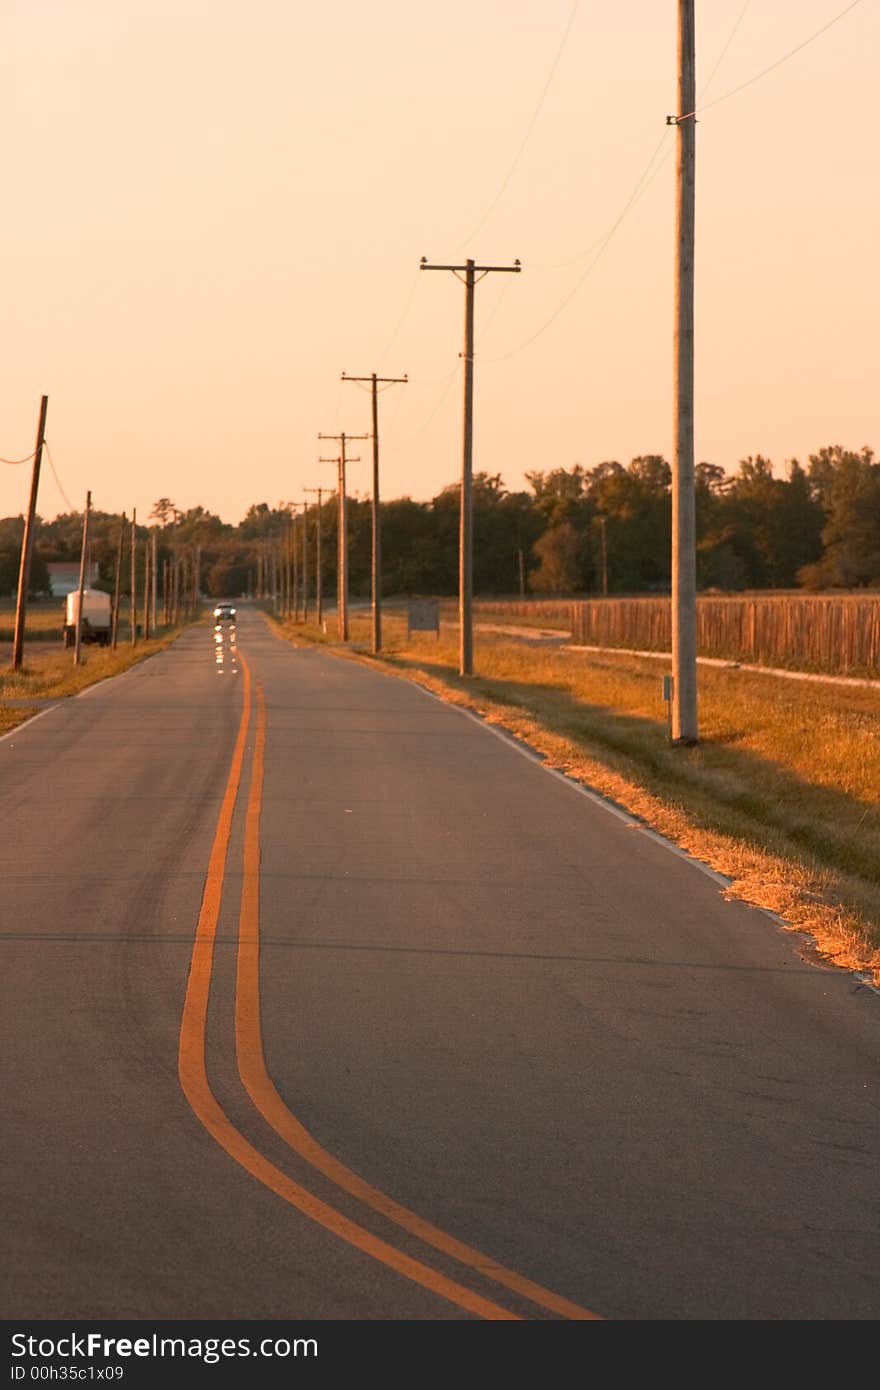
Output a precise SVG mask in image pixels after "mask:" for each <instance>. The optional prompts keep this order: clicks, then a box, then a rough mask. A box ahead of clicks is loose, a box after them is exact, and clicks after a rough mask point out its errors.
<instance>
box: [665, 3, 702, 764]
mask: <svg viewBox="0 0 880 1390" xmlns="http://www.w3.org/2000/svg"><path fill="white" fill-rule="evenodd" d="M695 49H696V43H695V37H694V0H678V115H677V116H669V117H667V120H668V122H669V124H671V125H674V126H675V128H676V130H677V132H678V163H677V169H676V210H675V212H676V216H675V221H676V264H675V332H674V367H673V373H674V382H673V394H674V399H675V461H674V467H673V470H672V742H673V743H676V744H691V743H696V742H697V741H698V731H697V562H696V498H695V487H694V223H695V166H696V133H697V131H696V121H697V118H696V114H695V111H694V107H695V105H696V53H695Z"/></svg>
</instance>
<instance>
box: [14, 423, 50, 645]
mask: <svg viewBox="0 0 880 1390" xmlns="http://www.w3.org/2000/svg"><path fill="white" fill-rule="evenodd" d="M48 406H49V397H48V396H43V398H42V400H41V401H40V418H39V422H38V424H37V446H36V449H35V450H34V465H33V468H32V469H31V495H30V500H29V502H28V513H27V516H26V518H25V523H24V534H23V536H22V538H21V562H20V564H19V569H18V597H17V599H16V602H15V633H14V636H13V641H12V669H13V671H20V670H21V663H22V656H23V652H24V624H25V617H26V614H27V598H28V589H29V588H30V583H31V556H32V554H33V551H34V520H35V518H36V515H37V491H38V489H39V486H40V460H41V459H42V457H43V441H44V439H45V437H46V410H47V409H48Z"/></svg>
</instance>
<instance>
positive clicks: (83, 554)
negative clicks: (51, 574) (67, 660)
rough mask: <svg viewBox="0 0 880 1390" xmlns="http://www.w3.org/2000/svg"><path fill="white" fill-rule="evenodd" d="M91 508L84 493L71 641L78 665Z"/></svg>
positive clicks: (90, 499) (74, 660)
mask: <svg viewBox="0 0 880 1390" xmlns="http://www.w3.org/2000/svg"><path fill="white" fill-rule="evenodd" d="M91 510H92V494H91V493H90V492H87V493H86V509H85V512H84V514H83V534H82V550H81V551H80V555H79V593H78V595H77V601H76V636H75V638H74V643H73V664H74V666H78V665H79V660H80V648H81V646H82V625H83V594H84V592H85V587H86V558H87V556H88V553H89V514H90V512H91Z"/></svg>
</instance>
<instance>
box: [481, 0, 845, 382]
mask: <svg viewBox="0 0 880 1390" xmlns="http://www.w3.org/2000/svg"><path fill="white" fill-rule="evenodd" d="M749 3H750V0H746V3H745V4H744V5H743V8H742V10H741V11H740V14H739V16H738V18H737V20H736V21H735V23H734V25H733V28H732V30H731V32H730V34H729V36H728V38H727V41H726V43H725V45H724V47H723V49H722V51H721V54H720V55H719V58H718V60H717V61H716V63H715V66H714V67H713V69H712V71H711V72H710V74H709V77H708V78H707V80H706V82H705V83H704V84H703V88H702V90H703V91H706V89H707V88H708V86H709V84H710V83H711V81H712V78H713V77H714V76H715V74H716V72H717V71H718V68H719V67H720V66H721V62H722V60H723V58H724V56H725V54H726V53H727V50H728V49H729V48H730V45H731V43H732V41H733V38H734V36H735V34H736V32H737V30H738V29H739V27H740V25H741V23H742V21H743V19H744V17H745V14H746V11H747V9H748V8H749ZM861 3H862V0H851V3H850V4H849V5H847V6H846V7H845V8H844V9H843V10H841V11H840V12H839V13H838V14H836V15H835V16H834V17H833V18H832V19H830V20H829V21H828V22H827V23H826V24H823V25H822V26H821V28H819V29H817V30H815V32H814V33H812V34H810V36H809V37H808V38H806V39H804V40H802V42H801V43H799V44H797V45H796V46H795V47H794V48H792V49H790V50H789V51H788V52H787V53H785V54H783V56H782V57H781V58H778V59H777V60H776V61H775V62H774V63H771V64H770V65H769V67H766V68H763V69H762V70H761V71H760V72H758V73H756V74H755V75H754V76H753V77H750V78H749V79H748V81H746V82H742V83H740V84H739V86H737V87H734V88H732V89H731V90H730V91H729V92H725V93H724V94H723V95H722V96H719V97H716V98H714V100H712V101H709V102H706V103H704V104H703V105H702V106H700V105H698V106H696V107H695V109H694V110H693V111H691V112H686V113H684V114H683V115H681V116H677V117H667V126H671V125H675V124H677V123H678V122H679V121H682V120H687V119H689V117H692V116H696V115H699V113H700V112H701V111H707V110H709V109H710V107H713V106H717V105H718V104H719V102H722V101H726V100H727V99H728V98H729V97H732V96H736V95H737V94H738V93H739V92H742V91H744V90H745V89H746V88H747V87H750V86H751V85H752V84H753V83H754V82H757V81H759V80H760V78H762V77H766V76H767V74H768V73H771V72H773V71H775V69H776V68H779V67H781V66H782V64H783V63H785V62H788V60H789V59H790V58H793V57H794V56H795V54H797V53H800V52H801V50H802V49H804V48H806V47H807V46H808V44H811V43H813V42H814V41H815V40H816V39H818V38H820V37H821V35H822V34H824V33H827V31H828V30H829V29H830V28H832V26H833V25H835V24H837V23H838V21H839V20H841V19H843V18H844V17H845V16H846V15H847V14H849V12H850V11H851V10H854V9H855V8H856V6H857V5H860V4H861ZM665 138H666V132H664V135H663V136H662V137H661V139H660V140H659V141H658V143H657V145H656V147H655V149H654V152H653V154H652V155H651V158H650V159H649V160H648V163H647V165H646V166H645V168H644V170H643V171H642V174H641V175H640V177H639V180H638V182H637V184H636V186H635V188H634V189H633V192H632V193H631V194H630V197H629V199H628V200H627V202H626V203H625V205H624V207H623V210H622V211H621V212H620V214H619V215H618V217H617V218H616V220H615V221H614V223H613V224H612V226H611V228H610V229H609V231H608V232H607V233H606V234H605V236H604V237H603V238H602V240H601V241H600V242H599V243H598V249H597V251H596V254H595V255H594V256H593V259H592V260H591V261H590V262H589V263H588V264H587V266H586V268H585V270H584V271H583V273H582V274H581V275H580V276H579V277H578V279H577V280H576V281H575V284H574V286H573V287H572V289H571V290H570V291H569V292H568V294H567V295H566V296H565V298H564V299H563V300H562V301H561V302H560V303H559V304H558V305H557V307H556V309H555V310H554V311H553V313H552V314H551V315H550V317H549V318H548V319H546V320H545V321H544V323H543V324H542V325H541V327H540V328H538V329H537V330H536V331H535V332H534V333H533V334H532V335H531V336H530V337H528V338H526V339H524V341H523V342H521V343H520V344H519V345H518V346H517V347H515V348H511V350H510V351H509V352H506V353H503V354H502V355H500V356H498V357H489V358H484V359H483V361H484V362H486V363H494V362H504V361H506V360H507V359H508V358H510V357H514V356H516V354H517V353H519V352H522V351H523V350H524V349H525V348H527V347H529V346H530V345H531V344H532V343H533V342H534V341H535V340H536V339H537V338H539V337H540V336H541V334H542V333H544V332H545V331H546V330H547V329H548V328H549V327H550V326H551V325H552V324H553V323H554V322H555V320H556V319H557V318H558V317H559V315H560V314H561V313H562V311H563V309H565V308H566V307H567V306H568V305H569V304H570V303H571V301H572V299H573V298H574V297H575V295H576V294H577V293H578V291H579V290H580V288H581V286H582V285H583V284H584V282H585V281H586V280H587V278H588V277H589V275H590V274H591V273H592V271H593V270H594V269H595V267H596V265H597V264H598V262H599V261H600V259H601V258H602V255H603V254H604V252H605V250H606V249H607V247H608V245H609V243H610V242H611V240H612V238H613V237H614V235H615V233H616V232H617V230H618V228H619V227H620V225H621V223H622V222H623V220H624V218H625V217H626V215H627V213H628V212H629V211H630V210H631V209H632V208H633V207H634V206H635V204H636V202H638V200H639V198H640V197H641V196H642V194H643V193H644V192H645V191H646V189H647V188H648V186H649V185H650V183H651V182H653V179H654V177H655V175H656V174H657V173H658V172H659V169H660V168H661V167H662V164H663V163H664V162H665V158H666V156H664V159H663V160H661V162H660V163H659V164H658V165H657V168H656V169H654V170H653V172H651V166H652V165H653V163H654V161H655V159H656V158H657V156H658V154H659V152H660V149H661V148H662V145H663V142H664V140H665ZM596 244H597V243H593V245H594V246H595V245H596ZM583 254H588V253H582V255H583ZM574 259H575V260H579V259H581V257H580V256H578V257H575V258H574ZM564 264H566V263H563V265H564ZM567 264H571V262H568V263H567ZM542 268H544V269H553V268H561V267H542Z"/></svg>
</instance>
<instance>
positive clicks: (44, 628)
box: [0, 598, 64, 642]
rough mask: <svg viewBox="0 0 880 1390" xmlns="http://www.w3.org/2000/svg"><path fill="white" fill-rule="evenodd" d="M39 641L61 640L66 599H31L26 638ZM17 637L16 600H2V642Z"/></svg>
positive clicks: (26, 612) (26, 615)
mask: <svg viewBox="0 0 880 1390" xmlns="http://www.w3.org/2000/svg"><path fill="white" fill-rule="evenodd" d="M28 634H30V636H31V637H32V638H34V639H38V640H39V641H41V642H42V641H47V640H48V641H51V640H52V639H53V638H57V639H58V640H59V641H60V640H61V638H62V636H63V634H64V599H61V598H52V599H31V600H30V602H29V603H28V605H27V608H26V609H25V637H27V636H28ZM14 636H15V600H14V599H11V598H4V599H0V642H11V641H12V640H13V638H14Z"/></svg>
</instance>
